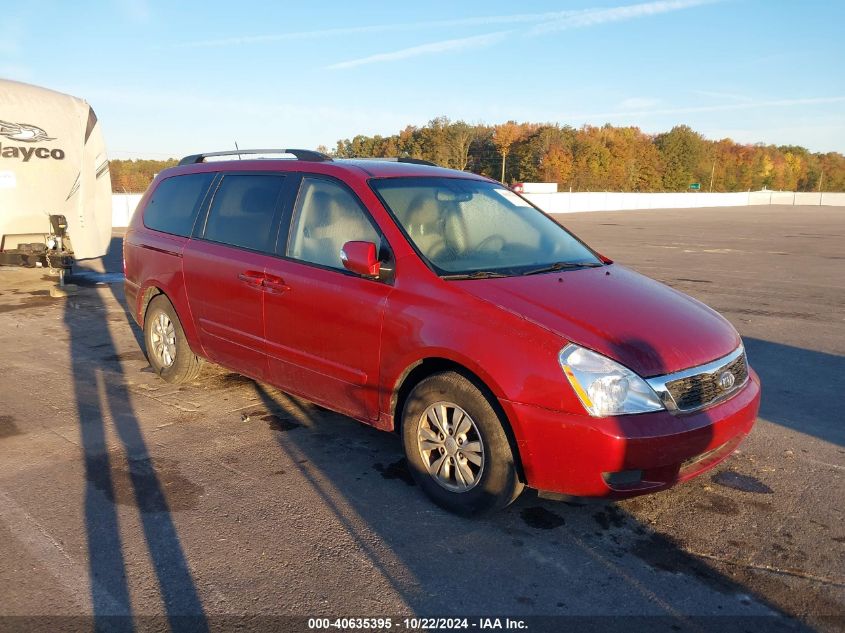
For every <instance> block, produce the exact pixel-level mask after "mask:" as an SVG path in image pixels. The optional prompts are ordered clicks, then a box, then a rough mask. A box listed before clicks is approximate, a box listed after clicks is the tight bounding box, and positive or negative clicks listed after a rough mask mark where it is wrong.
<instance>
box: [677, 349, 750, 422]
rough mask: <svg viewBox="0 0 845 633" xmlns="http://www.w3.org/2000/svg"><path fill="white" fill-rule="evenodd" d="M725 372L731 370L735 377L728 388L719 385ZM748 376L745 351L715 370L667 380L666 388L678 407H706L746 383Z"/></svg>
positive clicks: (683, 409)
mask: <svg viewBox="0 0 845 633" xmlns="http://www.w3.org/2000/svg"><path fill="white" fill-rule="evenodd" d="M725 372H730V373H731V374H733V377H734V382H733V385H731V386H730V387H729V388H727V389H725V388H723V387H722V386H720V385H719V379H720V378H721V377H722V376H723V375H724V374H725ZM746 378H748V365H747V364H746V361H745V353H743V354H741V355H740V356H739V357H738V358H736V359H735V360H733V361H732V362H730V363H727V364H725V365H723V366H722V367H719V368H718V369H716V370H715V371H711V372H706V373H702V374H696V375H694V376H687V377H686V378H679V379H678V380H672V381H670V382H667V383H666V389H667V390H668V391H669V393H670V394H671V395H672V398H673V399H674V401H675V404H676V405H677V407H678V409H680V410H681V411H689V410H691V409H700V408H701V407H706V406H707V405H708V404H710V403H712V402H715V401H716V400H720V399H722V398H724V397H725V396H727V395H728V394H729V393H731V392H733V391H736V390H737V389H739V388H740V387H741V386H742V385H743V384H745V380H746Z"/></svg>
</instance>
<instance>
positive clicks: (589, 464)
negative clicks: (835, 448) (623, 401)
mask: <svg viewBox="0 0 845 633" xmlns="http://www.w3.org/2000/svg"><path fill="white" fill-rule="evenodd" d="M749 374H750V375H749V380H748V382H747V383H746V385H745V386H744V387H743V388H742V389H741V390H739V391H738V392H737V393H736V394H735V395H734V396H733V397H731V398H730V399H729V400H726V401H724V402H721V403H719V404H717V405H714V406H712V407H709V408H707V409H704V410H702V411H698V412H696V413H693V414H689V415H673V414H671V413H668V412H667V411H658V412H655V413H643V414H639V415H627V416H617V417H612V418H593V417H590V416H589V415H587V414H586V413H584V414H571V413H564V412H561V411H551V410H549V409H543V408H541V407H537V406H533V405H527V404H521V403H515V402H510V401H507V400H504V401H501V404H502V406H503V407H504V409H505V412H506V413H507V415H508V418H509V419H510V420H511V422H512V426H513V427H514V433H515V435H516V438H517V444H518V447H519V452H520V458H521V462H522V468H523V474H524V476H525V478H526V480H527V481H526V483H527V484H528V485H529V486H531V487H532V488H536V489H538V490H542V491H548V492H555V493H560V494H566V495H572V496H584V497H610V498H624V497H631V496H635V495H639V494H645V493H649V492H656V491H658V490H663V489H665V488H668V487H670V486H672V485H674V484H675V483H678V482H681V481H686V480H687V479H690V478H692V477H695V476H696V475H699V474H701V473H702V472H704V471H706V470H709V469H710V468H712V467H713V466H715V465H716V464H718V463H719V462H721V461H722V460H723V459H725V458H726V457H728V455H730V454H731V453H732V452H733V451H734V450H735V449H736V447H737V446H739V444H740V442H742V440H743V439H744V438H745V436H746V435H748V433H749V431H750V430H751V427H752V426H753V425H754V421H755V420H756V419H757V411H758V410H759V407H760V379H759V378H758V376H757V374H756V373H754V371H753V370H749ZM621 471H641V473H640V477H639V480H638V481H630V480H629V481H627V482H626V483H613V481H614V480H613V477H611V478H610V483H608V481H607V475H608V474H611V473H619V472H621ZM620 479H625V478H620Z"/></svg>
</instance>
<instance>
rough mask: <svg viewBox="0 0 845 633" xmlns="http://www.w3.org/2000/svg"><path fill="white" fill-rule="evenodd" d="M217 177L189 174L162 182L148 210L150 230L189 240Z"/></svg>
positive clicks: (145, 210) (146, 214) (151, 199)
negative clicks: (205, 199)
mask: <svg viewBox="0 0 845 633" xmlns="http://www.w3.org/2000/svg"><path fill="white" fill-rule="evenodd" d="M213 179H214V174H212V173H207V174H187V175H185V176H173V177H171V178H167V179H166V180H163V181H161V183H160V184H159V186H158V187H156V190H155V191H154V192H153V195H152V197H151V198H150V201H149V203H147V208H146V209H144V226H146V227H147V228H148V229H154V230H156V231H163V232H164V233H172V234H173V235H183V236H188V235H190V234H191V231H192V230H193V228H194V221H195V220H196V219H197V212H198V211H199V208H200V206H201V205H202V200H203V198H204V197H205V192H206V191H208V186H209V185H210V184H211V181H212V180H213Z"/></svg>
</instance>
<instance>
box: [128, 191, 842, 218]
mask: <svg viewBox="0 0 845 633" xmlns="http://www.w3.org/2000/svg"><path fill="white" fill-rule="evenodd" d="M525 197H526V198H528V199H529V200H530V201H531V202H533V203H534V204H536V205H537V206H538V207H540V208H541V209H543V210H544V211H545V212H546V213H577V212H580V211H633V210H636V209H691V208H695V207H745V206H748V205H760V204H786V205H825V206H838V207H845V193H795V192H792V191H750V192H742V193H613V192H601V191H599V192H580V191H579V192H576V193H568V192H564V193H529V194H526V195H525ZM140 200H141V194H140V193H126V194H124V193H116V194H114V195H112V226H115V227H124V226H128V225H129V220H130V218H131V217H132V213H133V212H134V211H135V207H136V206H137V205H138V202H139V201H140Z"/></svg>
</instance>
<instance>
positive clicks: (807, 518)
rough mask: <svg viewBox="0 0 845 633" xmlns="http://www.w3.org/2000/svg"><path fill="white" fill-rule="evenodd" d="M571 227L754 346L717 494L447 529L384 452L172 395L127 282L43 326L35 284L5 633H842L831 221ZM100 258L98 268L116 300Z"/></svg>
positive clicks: (837, 311) (12, 367) (844, 558)
mask: <svg viewBox="0 0 845 633" xmlns="http://www.w3.org/2000/svg"><path fill="white" fill-rule="evenodd" d="M559 219H561V221H562V222H563V223H564V224H565V225H566V226H568V227H569V228H571V229H572V230H573V231H574V232H575V233H576V234H577V235H579V236H580V237H582V238H583V239H585V241H587V242H588V243H590V244H591V245H592V246H593V247H595V248H596V249H598V250H599V251H601V252H602V253H603V254H605V255H607V256H608V257H611V258H612V259H614V260H615V261H617V262H618V263H621V264H623V265H627V266H630V267H632V268H635V269H636V270H639V271H640V272H643V273H645V274H647V275H649V276H652V277H654V278H656V279H659V280H660V281H663V282H665V283H667V284H669V285H671V286H673V287H675V288H678V289H680V290H682V291H684V292H687V293H689V294H691V295H692V296H694V297H696V298H698V299H700V300H702V301H704V302H705V303H707V304H709V305H710V306H712V307H714V308H715V309H717V310H719V311H720V312H721V313H722V314H724V315H725V316H726V317H727V318H728V319H730V320H731V322H732V323H733V324H734V325H735V326H736V327H737V329H738V330H739V332H740V333H741V334H742V336H743V338H744V340H745V343H746V347H747V350H748V356H749V361H750V363H751V365H752V366H753V367H754V368H755V369H756V370H757V372H758V373H759V374H760V376H761V378H762V382H763V389H764V391H763V404H762V408H761V414H760V419H759V421H758V423H757V426H756V427H755V429H754V430H753V431H752V434H751V436H750V437H749V438H748V439H747V440H746V442H745V443H744V444H743V445H742V446H741V447H740V450H739V451H738V452H737V453H736V454H735V455H733V456H732V457H731V458H729V459H728V460H727V461H726V462H724V463H723V464H722V465H720V466H719V467H718V468H717V469H716V470H715V471H713V472H711V473H708V474H706V475H704V476H703V477H700V478H699V479H697V480H694V481H692V482H689V483H687V484H684V485H682V486H679V487H677V488H675V489H673V490H670V491H667V492H664V493H660V494H657V495H652V496H647V497H640V498H637V499H633V500H629V501H625V502H620V503H591V504H580V503H564V502H553V501H547V500H542V499H539V498H538V497H537V496H536V494H533V493H531V492H528V493H527V494H524V495H523V496H522V497H521V498H520V499H519V500H518V501H517V503H516V504H514V505H513V506H511V507H510V508H509V509H508V510H506V511H505V512H502V513H501V514H499V515H497V516H494V517H492V518H488V519H484V520H477V521H470V520H465V519H460V518H457V517H454V516H451V515H448V514H446V513H444V512H443V511H441V510H439V509H437V508H436V507H435V506H434V505H432V504H431V503H430V502H429V501H428V500H427V499H426V498H424V497H423V495H422V493H421V492H420V491H419V490H418V489H417V488H416V487H415V486H414V485H413V482H412V481H411V479H410V477H409V474H408V472H407V470H406V469H405V466H404V462H403V460H402V455H401V447H400V443H399V441H398V439H397V438H396V437H394V436H392V435H390V434H385V433H381V432H378V431H376V430H373V429H371V428H368V427H365V426H362V425H360V424H357V423H355V422H353V421H351V420H349V419H347V418H344V417H343V416H340V415H337V414H334V413H331V412H328V411H326V410H324V409H321V408H318V407H316V406H314V405H311V404H310V403H308V402H306V401H303V400H299V399H296V398H293V397H289V396H286V395H284V394H282V393H280V392H279V391H277V390H275V389H273V388H271V387H269V386H267V385H263V384H258V383H255V382H253V381H252V380H249V379H246V378H243V377H241V376H238V375H237V374H232V373H229V372H227V371H225V370H223V369H221V368H216V367H210V366H208V365H206V369H205V371H204V373H203V375H202V376H201V378H200V380H198V381H197V382H195V383H193V384H191V385H188V386H181V387H174V386H171V385H168V384H166V383H164V382H162V381H161V380H160V379H159V378H158V377H157V376H156V375H155V374H154V373H152V371H151V370H150V369H149V367H148V364H147V362H146V360H145V358H144V355H143V353H142V351H141V349H140V347H139V339H140V335H139V332H138V331H137V328H133V327H131V326H130V324H129V323H128V321H127V317H126V313H125V310H124V305H123V293H122V284H121V283H119V276H116V275H111V276H109V275H105V276H102V275H98V274H96V272H90V273H88V274H85V275H82V276H80V277H79V278H78V281H79V283H80V284H81V286H82V287H81V289H80V292H79V294H78V295H76V296H72V297H70V298H68V299H52V298H50V297H49V293H48V288H49V286H50V283H51V281H50V280H49V278H45V277H44V276H43V272H42V271H39V270H15V269H0V376H2V377H0V560H1V561H2V564H0V616H20V617H19V618H13V617H0V631H2V630H4V629H14V628H15V627H19V628H21V630H23V629H31V628H33V626H34V625H37V624H39V623H41V624H44V623H46V622H49V623H50V626H51V627H54V628H63V627H67V626H71V625H73V624H76V625H78V626H79V627H80V628H83V629H84V628H85V627H88V628H90V624H91V621H90V618H88V619H77V620H67V619H63V617H62V616H67V615H71V614H87V615H89V616H90V615H95V616H97V617H98V618H99V623H100V624H103V623H111V624H113V625H114V626H118V627H119V626H121V623H123V624H125V621H124V620H121V619H119V618H117V619H114V620H111V619H109V617H110V616H125V615H134V616H139V617H140V616H155V617H150V618H149V619H142V620H139V621H138V622H137V623H136V624H138V625H139V627H140V628H166V627H167V626H170V627H172V628H180V627H190V628H195V629H197V630H202V629H203V628H204V627H205V626H206V625H207V626H208V628H211V629H215V628H227V627H228V626H232V627H235V626H241V627H243V628H244V629H246V628H261V627H281V626H284V625H290V626H301V627H303V628H304V626H305V621H304V620H284V619H274V617H271V616H300V617H312V616H329V617H352V616H354V617H367V616H369V617H376V616H390V617H393V618H394V621H395V622H398V621H400V618H401V617H404V616H411V615H417V616H458V615H460V616H471V617H477V616H488V615H493V616H502V617H504V616H509V617H511V618H533V619H529V620H528V623H529V625H530V627H529V630H581V629H583V628H589V627H590V626H596V627H597V628H599V629H600V628H602V627H605V626H607V627H611V628H612V627H616V628H618V630H648V631H663V630H666V631H672V630H712V629H715V628H718V629H720V630H723V631H729V630H743V631H745V630H767V631H768V630H814V629H820V630H843V629H845V516H844V515H843V511H844V510H845V493H843V491H845V485H843V484H845V413H843V406H842V394H843V393H845V248H843V246H845V209H843V208H834V207H795V208H793V207H748V208H738V209H697V210H691V209H690V210H675V211H673V210H668V211H637V212H599V213H583V214H572V215H567V216H560V217H559ZM112 246H113V249H112V253H111V255H110V257H108V258H106V260H105V262H93V263H90V264H88V265H87V268H89V269H90V270H91V271H101V272H102V271H104V270H108V271H111V272H119V267H120V237H119V235H116V237H115V239H114V240H113V244H112ZM690 335H691V336H694V333H691V334H690ZM562 384H563V383H562ZM26 616H40V617H54V618H55V619H52V620H43V621H38V620H31V619H27V617H26ZM183 616H190V617H189V618H186V619H181V618H182V617H183ZM549 616H572V617H573V618H575V619H572V620H567V619H556V618H554V617H549ZM580 616H602V618H601V619H599V620H588V619H579V617H580ZM394 628H397V625H396V624H394ZM397 630H401V629H397Z"/></svg>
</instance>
